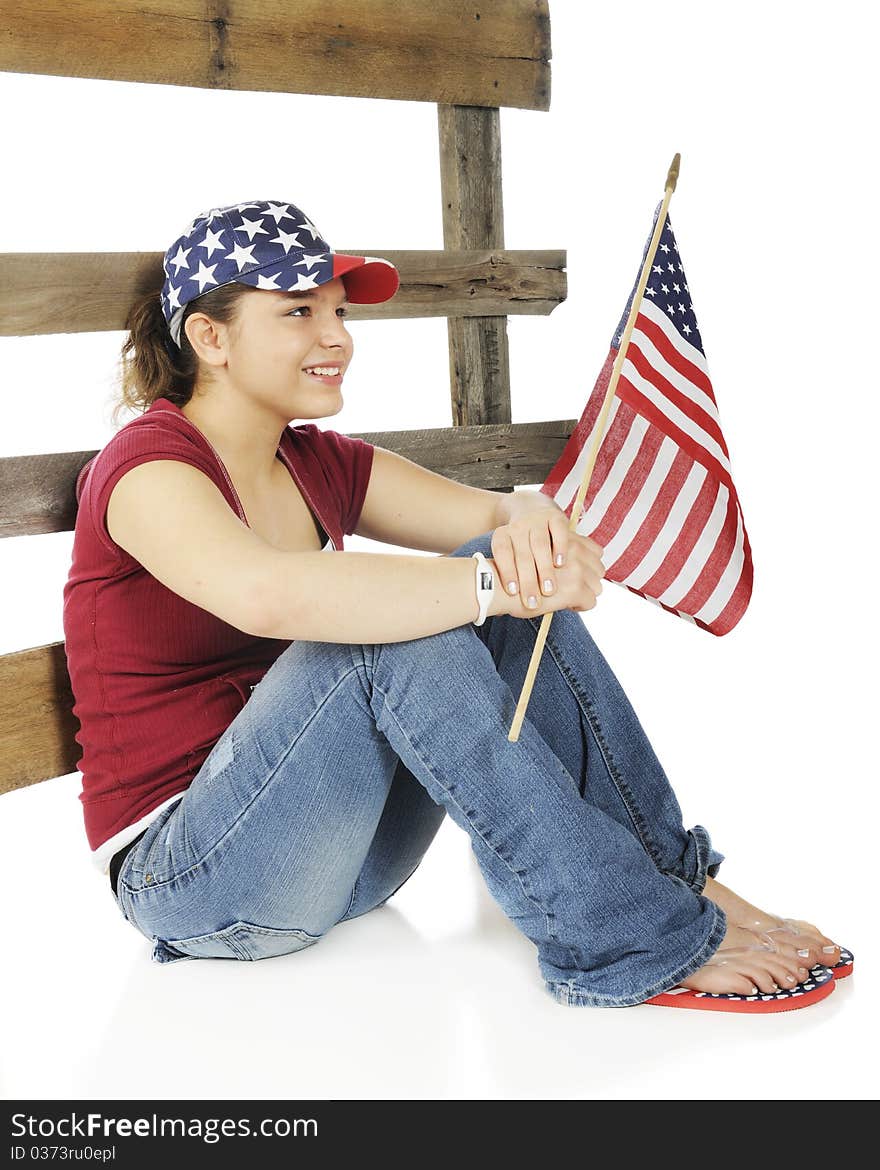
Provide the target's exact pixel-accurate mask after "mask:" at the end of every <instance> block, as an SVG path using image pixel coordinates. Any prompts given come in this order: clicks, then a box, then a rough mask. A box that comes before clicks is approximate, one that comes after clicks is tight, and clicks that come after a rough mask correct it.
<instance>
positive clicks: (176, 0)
mask: <svg viewBox="0 0 880 1170" xmlns="http://www.w3.org/2000/svg"><path fill="white" fill-rule="evenodd" d="M0 69H2V70H5V71H7V72H11V73H38V74H40V73H42V74H51V75H56V76H62V77H92V78H105V79H109V80H114V81H141V82H153V83H158V84H167V85H184V86H193V87H198V88H205V89H227V90H256V91H267V92H276V93H310V94H335V95H339V96H344V97H373V98H395V99H401V100H404V101H424V102H446V103H450V104H460V105H470V106H512V107H519V108H522V109H531V110H547V109H549V107H550V15H549V9H548V0H490V2H489V3H486V2H485V0H431V3H430V4H427V3H425V0H360V2H358V3H353V2H352V0H297V3H296V4H291V3H288V2H287V0H150V3H149V4H138V3H134V4H125V5H123V4H120V3H119V2H118V0H41V2H40V3H39V4H19V5H14V4H8V5H4V12H3V35H2V37H0Z"/></svg>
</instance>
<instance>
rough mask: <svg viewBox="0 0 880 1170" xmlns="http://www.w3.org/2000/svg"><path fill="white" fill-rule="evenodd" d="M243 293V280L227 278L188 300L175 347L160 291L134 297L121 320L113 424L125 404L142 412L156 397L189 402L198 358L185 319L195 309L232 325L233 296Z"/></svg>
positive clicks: (244, 288) (236, 300)
mask: <svg viewBox="0 0 880 1170" xmlns="http://www.w3.org/2000/svg"><path fill="white" fill-rule="evenodd" d="M247 292H250V289H249V287H248V286H247V285H243V284H238V283H236V282H230V283H229V284H225V285H222V286H221V287H220V288H218V289H215V290H214V291H213V292H209V293H205V294H203V295H202V296H200V297H196V298H195V299H194V300H192V301H190V302H189V304H188V305H187V306H186V309H185V311H184V314H183V320H182V321H181V326H180V349H178V348H177V346H176V345H175V344H174V342H173V340H172V338H171V333H170V332H169V330H168V325H167V323H166V321H165V317H164V315H163V313H162V304H161V301H160V292H159V290H158V289H157V290H155V291H154V292H150V293H147V294H146V295H145V296H141V297H140V298H139V299H138V300H136V301H135V302H134V304H133V305H132V306H131V309H130V310H129V313H128V317H127V318H126V321H125V328H126V329H127V330H128V337H127V338H126V339H125V341H124V342H123V345H122V352H121V354H120V362H119V366H120V372H119V400H118V402H117V404H116V407H115V409H114V411H113V421H114V425H116V423H117V422H118V416H119V413H120V411H122V410H123V409H125V408H126V407H127V408H128V409H129V410H132V411H134V412H135V413H138V412H141V413H143V411H145V410H147V409H148V408H149V407H150V405H151V404H152V403H153V402H155V401H156V399H157V398H167V399H169V400H170V401H171V402H173V403H174V404H175V405H176V406H184V405H185V404H186V403H187V402H189V400H190V398H191V397H192V394H193V390H194V389H195V384H196V376H197V375H198V373H199V359H198V357H197V355H196V353H195V351H194V350H193V348H192V346H191V345H190V343H189V338H188V337H187V335H186V328H185V326H186V321H187V318H188V317H189V315H190V313H191V312H196V311H199V312H203V313H207V314H208V316H210V317H211V318H212V319H213V320H215V321H219V322H221V323H222V324H224V325H228V324H231V323H232V321H233V320H234V319H235V317H236V315H237V305H238V301H239V300H240V299H241V297H242V296H243V295H244V294H245V293H247ZM203 376H204V375H203Z"/></svg>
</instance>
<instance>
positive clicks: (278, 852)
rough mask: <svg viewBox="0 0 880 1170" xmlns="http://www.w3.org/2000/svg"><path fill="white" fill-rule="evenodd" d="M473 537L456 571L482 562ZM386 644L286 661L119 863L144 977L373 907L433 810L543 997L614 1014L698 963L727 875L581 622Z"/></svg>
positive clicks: (290, 944) (309, 651)
mask: <svg viewBox="0 0 880 1170" xmlns="http://www.w3.org/2000/svg"><path fill="white" fill-rule="evenodd" d="M491 535H492V534H491V533H490V532H489V533H484V534H483V535H481V536H478V537H475V538H474V539H473V540H471V541H469V542H468V543H467V544H464V545H462V546H461V548H459V549H457V550H456V551H455V553H453V554H452V555H454V556H462V557H465V556H470V555H471V553H473V552H475V551H476V550H477V549H480V550H481V551H483V552H484V553H485V554H486V555H491ZM540 622H541V618H540V617H536V618H512V617H508V616H506V615H499V616H497V617H492V618H487V619H486V622H485V624H484V625H483V626H480V627H476V626H473V625H471V624H470V623H468V624H467V625H464V626H459V627H456V628H455V629H452V630H447V631H444V632H442V633H439V634H433V635H430V636H427V637H424V638H415V639H411V640H409V641H404V642H392V643H377V644H355V645H349V644H344V643H336V642H310V641H295V642H293V643H291V645H290V646H289V647H288V648H287V649H286V650H285V651H284V652H283V653H282V654H281V655H280V656H279V657H278V659H277V660H276V661H275V662H274V663H273V665H272V666H271V667H270V669H269V670H268V671H267V672H266V674H265V675H264V677H263V679H262V680H261V682H260V683H259V684H258V685H257V687H256V688H255V689H254V691H253V693H252V695H251V697H250V699H249V700H248V702H247V703H246V704H245V706H244V708H243V709H242V710H241V712H240V713H239V714H238V716H237V717H236V718H235V719H234V720H233V722H232V723H231V724H230V726H229V727H228V728H227V730H226V731H225V732H224V734H223V735H222V737H221V738H220V739H219V740H218V742H217V743H216V745H215V746H214V748H213V750H212V751H211V754H210V755H209V756H208V758H207V759H206V760H205V763H204V764H203V766H202V768H201V770H200V771H199V772H198V774H197V775H196V776H195V777H194V779H193V781H192V784H191V785H190V787H189V788H188V789H187V791H186V792H185V794H184V796H183V798H182V799H181V800H180V801H179V802H178V803H176V804H175V805H173V806H171V807H169V808H168V809H165V810H163V812H162V813H161V814H160V815H159V817H158V818H157V819H156V820H155V821H154V822H153V823H152V824H151V825H150V826H149V828H148V829H147V831H146V834H145V835H144V837H143V838H142V839H141V840H140V841H139V842H138V843H137V844H136V845H135V846H134V848H133V849H132V850H131V851H130V853H129V854H128V856H127V857H126V859H125V862H124V864H123V866H122V870H121V872H120V875H119V884H118V904H119V906H120V909H121V910H122V913H123V914H124V916H125V917H126V919H127V920H128V921H129V922H131V923H132V924H133V925H134V926H135V927H136V928H137V929H138V930H139V931H141V932H142V933H143V934H144V935H145V936H146V937H148V938H149V939H151V940H152V941H153V942H154V947H153V952H152V957H153V958H154V959H155V960H156V961H157V962H160V963H167V962H174V961H177V960H180V959H189V958H227V959H229V958H231V959H263V958H268V957H271V956H274V955H283V954H287V953H289V952H291V951H297V950H301V949H302V948H303V947H307V946H310V945H312V944H313V943H316V942H318V941H319V939H321V938H322V937H323V935H325V934H326V933H327V932H328V931H329V930H330V929H331V928H332V927H333V926H334V925H335V924H336V923H337V922H344V921H345V920H346V919H350V918H356V917H358V916H359V915H361V914H365V913H367V911H369V910H372V909H374V908H375V907H377V906H381V905H383V904H384V903H385V902H387V901H388V899H389V898H390V897H391V896H392V895H393V894H394V893H396V891H397V890H399V889H400V887H401V886H402V885H403V884H404V882H406V881H407V879H408V878H409V877H411V876H412V874H413V872H414V871H415V870H416V868H417V867H418V865H419V862H420V861H421V859H422V857H423V856H424V854H425V852H426V851H427V849H428V847H429V846H430V844H431V841H432V840H433V838H434V836H435V835H436V833H437V830H438V828H439V827H440V824H441V822H442V821H443V818H444V816H445V815H446V814H447V813H448V814H449V816H450V817H451V818H452V820H453V821H454V822H455V823H456V824H457V825H459V826H460V827H461V828H462V829H464V831H465V832H466V833H467V834H468V835H469V837H470V838H471V845H472V848H473V851H474V855H475V858H476V861H477V864H478V866H479V868H480V870H481V872H482V875H483V877H484V879H485V881H486V885H487V886H488V888H489V891H490V893H491V894H492V896H493V898H494V899H495V900H496V901H497V903H498V905H499V906H500V907H501V909H502V910H503V911H504V913H505V914H506V915H507V917H508V918H509V919H510V920H511V921H512V922H513V923H514V924H515V925H516V926H517V927H518V928H519V929H520V930H521V931H522V932H523V934H525V935H526V937H527V938H529V939H531V941H532V942H533V943H534V944H535V947H536V948H537V959H538V965H539V969H540V972H541V975H542V976H543V979H544V983H545V987H546V989H547V991H548V992H549V993H550V995H551V996H553V998H554V999H556V1000H557V1001H558V1002H560V1003H563V1004H571V1005H595V1006H605V1007H623V1006H628V1005H631V1004H637V1003H641V1002H643V1001H644V1000H645V999H647V998H648V997H650V996H652V995H655V994H657V993H659V992H661V991H666V990H668V989H669V988H671V987H674V986H675V985H676V984H677V983H679V982H680V980H681V979H683V978H685V977H686V976H687V975H689V974H691V973H692V972H694V971H696V970H697V968H699V967H701V966H702V965H703V964H704V963H705V962H706V961H707V960H708V959H709V958H710V957H711V955H712V954H713V953H714V952H715V951H716V950H717V948H718V946H719V945H720V943H721V941H722V939H723V937H724V932H725V929H726V921H725V916H724V913H723V912H722V911H721V910H720V909H719V908H718V907H717V906H716V905H715V904H714V903H713V902H711V901H710V900H709V899H708V898H706V897H705V896H704V895H703V894H702V890H703V887H704V884H705V881H706V875H707V873H709V874H712V875H713V876H714V874H715V873H716V872H717V869H718V866H719V865H720V863H721V861H722V860H723V858H722V855H721V854H719V853H716V852H714V851H713V849H712V847H711V843H710V841H709V836H708V834H707V832H706V830H705V829H704V828H702V826H700V825H697V826H695V827H694V828H693V829H691V830H685V829H684V827H683V825H682V816H681V810H680V808H679V805H678V802H677V800H676V798H675V794H674V793H673V791H672V788H671V787H670V785H669V781H668V780H667V777H666V775H665V773H664V771H663V769H662V767H661V766H660V763H659V762H658V760H657V758H656V756H655V755H654V752H653V750H652V748H651V745H650V743H649V742H648V740H647V737H646V735H645V733H644V731H643V730H642V727H641V725H640V724H639V721H638V719H637V717H636V715H635V713H634V711H633V709H632V707H631V706H630V703H629V700H628V699H627V697H626V695H625V693H624V691H623V690H622V688H621V686H620V684H619V683H618V681H617V679H616V678H615V676H614V674H613V673H612V671H611V669H610V667H609V666H608V664H607V662H606V661H605V659H604V658H603V656H602V654H601V653H600V651H599V650H598V649H597V647H596V645H595V643H594V641H593V639H592V638H591V636H590V634H589V632H588V631H587V629H586V627H585V625H584V622H583V620H582V618H581V617H580V615H579V614H577V613H574V612H573V611H571V610H560V611H558V612H556V613H554V615H553V618H552V621H551V624H550V629H549V632H548V636H547V640H546V643H545V646H544V649H543V652H542V655H541V660H540V665H539V668H538V672H537V675H536V678H535V683H534V687H533V689H532V693H531V695H530V698H529V703H528V707H527V710H526V716H525V718H524V720H523V722H522V726H521V728H520V734H519V739H518V740H517V742H516V743H511V742H510V741H509V740H508V738H507V736H508V732H509V730H510V726H511V723H512V720H513V715H514V711H515V708H516V703H517V701H518V699H519V695H520V692H521V690H522V685H523V681H524V679H525V675H526V671H527V668H528V665H529V661H530V658H531V654H532V649H533V647H534V644H535V639H536V635H537V631H538V629H539V627H540Z"/></svg>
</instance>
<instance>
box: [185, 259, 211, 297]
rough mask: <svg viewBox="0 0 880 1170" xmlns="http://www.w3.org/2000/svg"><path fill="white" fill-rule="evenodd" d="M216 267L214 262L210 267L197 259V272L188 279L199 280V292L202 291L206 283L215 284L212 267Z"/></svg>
mask: <svg viewBox="0 0 880 1170" xmlns="http://www.w3.org/2000/svg"><path fill="white" fill-rule="evenodd" d="M216 267H217V265H216V264H212V265H211V267H210V268H206V267H205V265H204V264H203V263H202V262H201V260H200V261H199V270H198V272H197V273H196V274H195V275H194V276H191V277H190V280H197V281H198V282H199V293H203V292H204V291H205V285H206V284H216V283H217V281H216V279H215V277H214V269H215V268H216Z"/></svg>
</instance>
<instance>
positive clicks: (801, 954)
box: [798, 951, 810, 959]
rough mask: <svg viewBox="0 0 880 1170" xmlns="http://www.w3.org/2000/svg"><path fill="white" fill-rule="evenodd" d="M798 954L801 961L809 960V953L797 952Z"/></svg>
mask: <svg viewBox="0 0 880 1170" xmlns="http://www.w3.org/2000/svg"><path fill="white" fill-rule="evenodd" d="M798 954H799V955H800V957H801V958H802V959H809V957H810V952H809V951H798Z"/></svg>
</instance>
